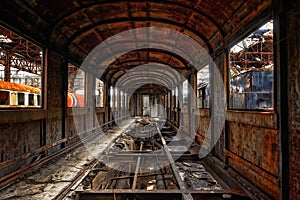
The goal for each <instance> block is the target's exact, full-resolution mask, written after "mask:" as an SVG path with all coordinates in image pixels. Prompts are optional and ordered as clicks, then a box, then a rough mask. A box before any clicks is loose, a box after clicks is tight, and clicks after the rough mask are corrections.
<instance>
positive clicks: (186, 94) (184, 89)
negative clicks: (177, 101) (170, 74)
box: [182, 80, 189, 106]
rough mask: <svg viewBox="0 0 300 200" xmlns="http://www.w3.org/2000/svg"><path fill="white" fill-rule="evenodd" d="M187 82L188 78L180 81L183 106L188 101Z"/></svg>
mask: <svg viewBox="0 0 300 200" xmlns="http://www.w3.org/2000/svg"><path fill="white" fill-rule="evenodd" d="M188 85H189V82H188V80H185V81H184V82H183V83H182V97H183V106H186V105H187V103H188V94H189V90H188V89H189V88H188Z"/></svg>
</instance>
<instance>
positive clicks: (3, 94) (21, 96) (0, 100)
mask: <svg viewBox="0 0 300 200" xmlns="http://www.w3.org/2000/svg"><path fill="white" fill-rule="evenodd" d="M40 95H41V90H40V89H38V88H35V87H31V86H28V85H24V84H19V83H12V82H6V81H0V108H1V107H41V98H40V97H41V96H40ZM67 107H84V95H81V94H73V93H68V97H67Z"/></svg>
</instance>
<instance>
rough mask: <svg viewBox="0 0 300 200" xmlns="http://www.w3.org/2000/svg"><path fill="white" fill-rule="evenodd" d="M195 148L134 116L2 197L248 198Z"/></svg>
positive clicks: (177, 135)
mask: <svg viewBox="0 0 300 200" xmlns="http://www.w3.org/2000/svg"><path fill="white" fill-rule="evenodd" d="M95 141H96V142H95ZM86 147H87V148H88V150H87V149H86ZM90 152H92V154H91V153H90ZM197 152H199V145H198V144H196V143H195V142H194V141H192V140H190V139H189V138H186V137H185V136H184V134H183V133H182V132H180V131H176V130H174V129H173V128H171V127H169V126H166V124H165V123H164V122H162V121H159V120H153V119H151V120H149V119H147V118H146V119H145V118H143V119H132V120H131V121H126V122H124V123H123V125H119V127H117V126H116V127H115V128H113V129H111V130H109V131H108V132H107V133H106V134H103V135H100V136H98V138H95V139H93V141H92V142H90V143H88V144H85V146H81V147H79V148H77V149H76V150H74V151H73V152H71V153H68V154H67V155H65V156H63V157H62V158H61V159H59V160H56V161H52V162H50V163H48V164H47V165H43V166H42V167H41V168H39V169H38V170H37V171H35V172H32V173H31V174H29V175H27V176H26V177H25V178H23V179H22V180H19V181H18V182H16V183H15V184H13V185H11V186H10V187H8V188H6V189H5V190H3V191H2V192H1V193H0V198H1V199H5V200H8V199H21V200H27V199H28V200H29V199H30V200H32V199H80V200H85V199H103V200H107V199H112V200H116V199H132V200H138V199H151V200H152V199H153V198H155V199H176V200H177V199H186V200H188V199H224V198H225V199H247V197H246V196H245V195H244V194H242V193H232V191H231V190H230V189H232V188H230V187H229V186H228V185H226V184H225V183H224V181H222V180H221V178H220V177H219V176H218V175H216V173H214V172H213V171H212V170H211V169H210V167H209V166H208V165H207V164H206V163H205V162H204V161H202V160H199V159H198V154H197Z"/></svg>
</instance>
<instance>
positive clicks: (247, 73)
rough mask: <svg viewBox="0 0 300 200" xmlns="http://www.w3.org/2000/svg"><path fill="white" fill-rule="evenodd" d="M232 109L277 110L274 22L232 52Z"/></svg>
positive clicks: (230, 83) (230, 77) (243, 41)
mask: <svg viewBox="0 0 300 200" xmlns="http://www.w3.org/2000/svg"><path fill="white" fill-rule="evenodd" d="M229 59H230V60H229V61H230V66H229V67H230V70H229V73H230V74H229V89H230V90H229V108H230V109H246V110H272V109H273V89H274V85H273V79H274V76H273V68H274V61H273V22H272V21H270V22H268V23H266V24H264V25H263V26H261V27H260V28H259V29H257V30H256V31H254V32H253V33H251V34H250V35H249V36H248V37H246V38H244V39H243V40H242V41H240V42H239V43H238V44H236V45H235V46H233V47H232V48H231V49H230V55H229Z"/></svg>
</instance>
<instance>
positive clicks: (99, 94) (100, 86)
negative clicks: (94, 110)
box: [95, 78, 104, 107]
mask: <svg viewBox="0 0 300 200" xmlns="http://www.w3.org/2000/svg"><path fill="white" fill-rule="evenodd" d="M95 96H96V107H104V83H103V81H101V80H100V79H97V78H96V89H95Z"/></svg>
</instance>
